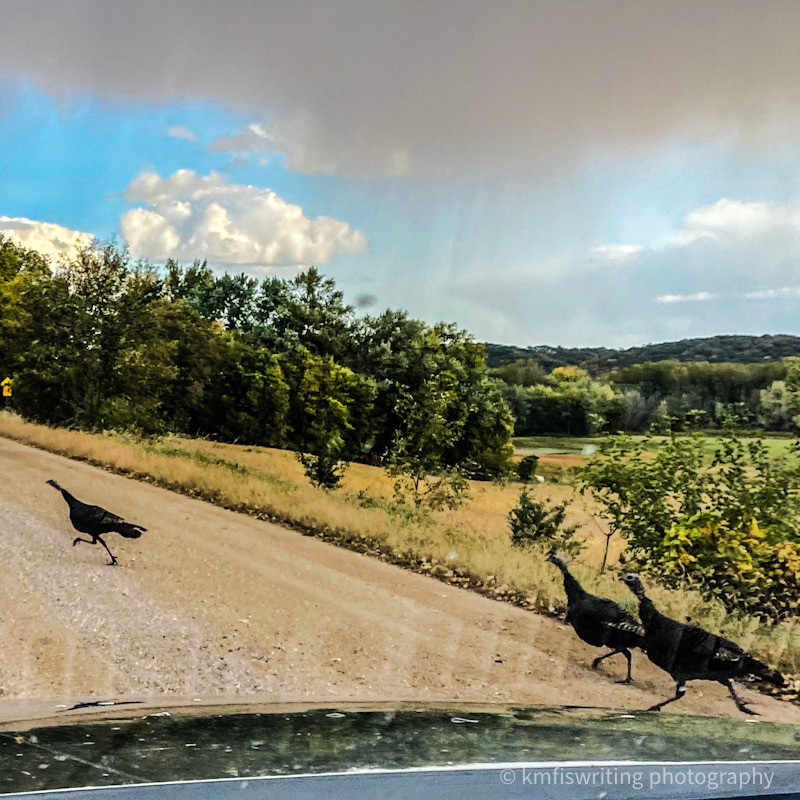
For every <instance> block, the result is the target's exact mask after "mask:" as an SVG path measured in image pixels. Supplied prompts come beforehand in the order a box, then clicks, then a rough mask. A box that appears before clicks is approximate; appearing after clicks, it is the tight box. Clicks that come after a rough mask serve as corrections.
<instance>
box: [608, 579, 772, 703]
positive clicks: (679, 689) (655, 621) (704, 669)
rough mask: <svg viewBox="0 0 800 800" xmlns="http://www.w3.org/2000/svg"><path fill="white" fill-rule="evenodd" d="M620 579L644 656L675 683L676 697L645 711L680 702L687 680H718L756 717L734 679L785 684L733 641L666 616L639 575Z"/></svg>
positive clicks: (735, 701) (734, 698) (736, 700)
mask: <svg viewBox="0 0 800 800" xmlns="http://www.w3.org/2000/svg"><path fill="white" fill-rule="evenodd" d="M620 580H621V581H622V582H623V583H624V584H625V585H626V586H627V587H628V588H629V589H630V590H631V591H632V592H633V593H634V594H635V595H636V597H637V598H638V600H639V616H640V617H641V618H642V625H644V650H645V652H646V653H647V657H648V658H649V659H650V660H651V661H652V662H653V663H654V664H655V665H656V666H657V667H661V669H663V670H664V671H666V672H668V673H669V674H670V675H671V676H672V678H673V680H674V681H675V696H674V697H670V698H669V699H667V700H664V701H662V702H661V703H656V704H655V705H654V706H651V707H650V708H648V709H647V710H648V711H660V710H661V709H662V708H663V707H664V706H665V705H667V703H673V702H675V700H680V699H681V697H683V695H684V694H686V682H687V681H717V682H718V683H721V684H723V685H724V686H726V687H727V688H728V692H729V693H730V696H731V697H732V698H733V702H734V703H736V708H738V709H739V711H742V712H744V713H745V714H755V715H756V716H757V712H755V711H752V710H751V709H749V708H748V707H747V706H746V705H745V704H744V703H743V702H742V700H741V699H740V698H739V697H738V696H737V695H736V691H735V690H734V688H733V679H734V678H745V677H747V676H749V675H753V676H754V677H757V678H761V679H762V680H765V681H769V682H770V683H773V684H775V686H783V685H784V683H785V681H784V679H783V676H782V675H781V674H780V672H778V671H777V670H774V669H770V668H769V667H768V666H767V665H766V664H762V663H761V662H760V661H758V660H757V659H755V658H753V657H752V656H750V655H748V654H747V653H745V652H744V650H742V648H741V647H739V645H738V644H736V642H732V641H730V640H729V639H723V638H722V637H721V636H717V635H716V634H713V633H709V632H708V631H705V630H703V629H702V628H698V627H697V626H696V625H687V624H686V623H685V622H678V621H677V620H674V619H670V618H669V617H665V616H664V615H663V614H662V613H661V612H660V611H658V609H657V608H656V607H655V606H654V605H653V601H652V600H650V598H649V597H647V595H646V594H645V590H644V586H642V582H641V580H639V576H638V575H635V574H633V573H630V572H629V573H628V574H626V575H621V576H620Z"/></svg>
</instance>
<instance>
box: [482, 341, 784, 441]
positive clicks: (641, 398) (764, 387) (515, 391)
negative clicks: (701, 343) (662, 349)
mask: <svg viewBox="0 0 800 800" xmlns="http://www.w3.org/2000/svg"><path fill="white" fill-rule="evenodd" d="M489 374H490V375H491V376H492V377H493V378H494V379H495V380H497V382H498V386H499V387H500V391H501V393H502V395H503V397H504V398H505V400H506V402H507V403H508V405H509V407H510V408H511V409H512V412H513V414H514V418H515V421H516V425H515V433H516V435H517V436H535V435H542V434H568V435H587V434H592V433H599V432H606V433H616V432H619V431H624V432H627V433H644V432H647V431H649V430H651V429H656V430H660V431H662V432H663V431H666V430H677V431H680V430H686V429H689V428H694V427H697V426H698V425H699V426H701V427H704V428H711V429H720V428H723V427H725V426H728V425H731V424H732V425H734V426H735V427H738V428H740V429H748V430H752V429H760V430H764V431H773V432H787V433H795V432H797V431H798V430H800V358H795V357H792V358H784V359H782V360H780V361H768V362H762V363H755V364H738V363H720V364H715V363H709V362H689V363H685V362H679V361H674V360H672V361H659V362H645V363H642V364H635V365H632V366H629V367H623V368H621V369H617V370H612V371H610V372H608V373H606V374H604V375H602V376H599V377H592V376H591V375H590V374H589V373H588V372H587V371H586V370H584V369H582V368H580V367H577V366H564V367H556V368H555V369H553V370H552V371H551V372H547V370H546V369H545V368H544V366H543V365H542V364H540V363H539V362H537V361H534V360H531V359H526V360H518V361H514V362H511V363H509V364H505V365H503V366H501V367H497V368H494V369H490V370H489Z"/></svg>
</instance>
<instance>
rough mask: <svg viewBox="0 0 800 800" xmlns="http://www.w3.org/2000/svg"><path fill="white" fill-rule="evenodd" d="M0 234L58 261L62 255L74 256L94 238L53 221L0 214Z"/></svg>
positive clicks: (66, 256)
mask: <svg viewBox="0 0 800 800" xmlns="http://www.w3.org/2000/svg"><path fill="white" fill-rule="evenodd" d="M0 234H2V235H3V236H5V237H6V238H8V239H13V240H14V241H15V242H17V243H19V244H21V245H22V246H23V247H27V248H29V249H30V250H36V251H38V252H39V253H41V254H42V255H43V256H47V257H48V258H49V259H51V260H52V261H53V262H58V261H59V260H60V259H61V258H62V257H64V258H72V257H74V256H75V255H76V254H77V253H78V251H79V250H82V249H83V248H84V247H86V246H87V245H88V244H90V243H91V241H92V239H93V238H94V237H93V236H92V235H91V234H90V233H82V232H81V231H73V230H70V229H69V228H65V227H63V226H62V225H56V224H55V223H53V222H38V221H36V220H32V219H26V218H25V217H2V216H0Z"/></svg>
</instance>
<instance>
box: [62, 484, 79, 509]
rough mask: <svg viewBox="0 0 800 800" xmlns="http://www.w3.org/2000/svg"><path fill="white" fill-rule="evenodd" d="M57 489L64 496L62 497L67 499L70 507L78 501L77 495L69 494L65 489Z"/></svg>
mask: <svg viewBox="0 0 800 800" xmlns="http://www.w3.org/2000/svg"><path fill="white" fill-rule="evenodd" d="M59 491H60V492H61V494H62V496H63V497H64V499H65V500H66V501H67V505H68V506H69V507H70V508H72V507H73V506H74V505H75V504H76V503H79V502H80V500H78V498H77V497H75V496H74V495H71V494H70V493H69V492H68V491H67V490H66V489H61V488H59Z"/></svg>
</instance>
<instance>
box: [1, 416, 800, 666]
mask: <svg viewBox="0 0 800 800" xmlns="http://www.w3.org/2000/svg"><path fill="white" fill-rule="evenodd" d="M0 436H6V437H8V438H10V439H14V440H16V441H19V442H23V443H25V444H29V445H32V446H34V447H39V448H42V449H44V450H49V451H51V452H54V453H59V454H61V455H65V456H68V457H70V458H75V459H79V460H83V461H88V462H90V463H92V464H95V465H97V466H101V467H103V468H105V469H110V470H112V471H114V472H119V473H121V474H125V475H129V476H131V477H135V478H138V479H140V480H147V481H149V482H153V483H156V484H158V485H161V486H164V487H165V488H169V489H172V490H174V491H179V492H182V493H186V494H191V495H193V496H197V497H201V498H203V499H206V500H209V501H211V502H214V503H216V504H218V505H222V506H225V507H227V508H232V509H234V510H238V511H243V512H245V513H249V514H252V515H254V516H258V517H261V518H264V519H272V520H274V521H277V522H280V523H283V524H286V525H288V526H290V527H293V528H295V529H298V530H300V531H302V532H304V533H307V534H311V535H316V536H320V537H321V538H324V539H327V540H329V541H332V542H334V543H337V544H340V545H343V546H346V547H352V548H353V549H357V550H360V551H361V552H366V553H369V554H371V555H375V556H378V557H381V558H383V559H385V560H388V561H391V562H393V563H397V564H401V565H403V566H406V567H408V568H411V569H415V570H417V571H421V572H425V573H427V574H431V575H434V576H436V577H438V578H440V579H442V580H446V581H449V582H452V583H456V584H458V585H462V586H465V587H468V588H472V589H474V590H476V591H479V592H481V593H484V594H488V595H490V596H493V597H496V598H498V599H506V600H509V601H512V602H515V603H517V604H519V605H523V606H525V607H527V608H530V609H533V610H537V611H540V612H544V613H554V612H560V611H562V610H563V608H564V592H563V587H562V584H561V578H560V575H559V574H558V572H557V570H556V569H555V568H554V567H552V566H551V565H550V564H548V563H546V561H545V560H544V553H543V552H537V551H524V550H520V549H519V548H515V547H512V545H511V540H510V531H509V528H508V522H507V515H508V512H509V510H510V509H511V508H512V507H513V506H514V505H515V504H516V502H517V500H518V497H519V493H520V490H521V489H522V486H521V485H520V484H519V483H510V484H507V485H499V484H493V483H485V482H473V483H472V485H471V487H470V488H471V499H470V500H469V502H468V503H466V504H465V505H464V506H462V507H461V508H458V509H456V510H453V511H441V512H436V513H434V514H432V515H431V516H430V517H429V518H422V517H418V516H416V515H414V514H403V513H398V512H397V511H396V510H393V507H392V504H391V503H390V502H389V501H390V498H391V496H392V481H391V479H390V478H389V476H388V475H387V474H386V472H385V471H384V470H383V469H380V468H377V467H369V466H366V465H363V464H353V465H352V466H351V467H350V469H349V470H348V471H347V473H346V476H345V479H344V482H343V486H342V488H341V489H339V490H338V491H336V492H325V491H322V490H320V489H315V488H313V487H312V486H310V485H309V483H308V481H307V480H306V478H305V476H304V474H303V470H302V467H301V465H300V464H299V463H298V462H297V460H296V458H295V457H294V455H293V454H292V453H290V452H287V451H283V450H273V449H269V448H262V447H243V446H239V445H232V444H224V443H221V442H211V441H206V440H201V439H185V438H182V437H177V436H170V437H165V438H164V439H162V440H160V441H158V442H143V441H137V440H135V439H133V438H130V437H126V436H124V435H119V434H114V433H109V434H88V433H83V432H76V431H68V430H63V429H55V428H49V427H46V426H43V425H35V424H32V423H28V422H25V421H23V420H22V419H20V418H19V417H16V416H14V415H11V414H9V413H0ZM552 458H556V459H557V457H552ZM546 459H547V457H544V458H543V459H542V460H543V461H544V460H546ZM532 491H533V493H534V494H535V495H536V496H537V497H539V498H550V499H551V500H553V501H561V500H564V499H568V500H570V501H572V503H573V505H572V507H571V510H570V514H569V521H570V522H575V523H577V524H579V525H580V526H581V528H580V531H581V535H583V537H584V538H585V541H586V543H587V548H586V550H585V551H584V553H583V554H582V556H581V558H580V563H577V564H575V565H574V571H575V573H576V575H577V576H578V577H579V578H580V580H581V581H582V583H583V584H584V586H585V587H586V589H587V590H589V591H590V592H593V593H596V594H599V595H602V596H605V597H612V598H614V599H616V600H618V601H620V602H622V603H623V604H624V605H625V606H626V607H628V608H631V609H634V608H635V603H634V602H633V597H632V595H631V594H630V593H629V592H628V591H627V590H626V589H625V587H624V586H622V584H621V583H620V582H619V581H618V580H617V579H616V574H615V572H614V571H613V570H611V571H608V572H606V573H604V574H601V573H599V565H600V563H601V560H602V554H603V548H604V544H605V538H604V537H603V536H602V534H601V532H600V530H599V526H598V523H597V522H596V520H595V518H594V516H593V513H592V512H593V511H594V510H595V508H594V506H593V504H592V502H591V501H590V500H589V499H587V498H584V497H582V496H581V495H579V494H578V493H577V492H576V491H575V490H574V489H573V488H572V487H570V486H566V485H535V486H534V487H533V488H532ZM359 493H361V494H362V498H363V497H364V496H366V497H368V498H370V499H372V500H374V501H377V503H379V504H381V505H377V506H375V505H373V507H364V505H363V499H362V500H359V497H358V495H359ZM612 541H613V547H612V551H611V555H612V560H613V559H615V558H617V557H618V556H619V553H620V552H621V550H622V547H623V543H622V542H620V541H614V540H612ZM650 595H651V596H652V598H653V600H654V602H655V603H656V604H657V606H658V607H659V608H661V609H662V610H663V611H664V613H666V614H668V615H670V616H672V617H675V618H676V619H681V620H686V619H691V621H692V622H694V623H696V624H699V625H702V626H703V627H706V628H708V629H710V630H713V631H717V632H719V633H721V634H723V635H725V636H728V637H730V638H733V639H735V640H736V641H738V642H739V643H740V644H741V645H742V646H744V647H745V648H748V649H750V650H752V651H753V652H754V653H756V654H758V655H760V656H762V657H763V658H765V659H767V660H768V661H769V662H770V663H773V664H775V665H776V666H778V667H780V668H781V669H783V670H785V671H788V672H791V673H795V674H796V673H798V672H800V625H798V624H785V625H782V626H779V627H766V626H762V625H759V623H758V622H757V621H756V620H755V619H752V618H749V617H741V616H740V617H737V616H733V615H730V614H728V613H726V612H725V610H724V609H723V607H722V606H721V605H720V604H718V603H707V602H704V601H702V599H701V598H700V596H699V595H698V594H696V593H694V592H679V591H671V590H667V589H663V588H660V587H657V586H654V587H652V588H651V591H650Z"/></svg>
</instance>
